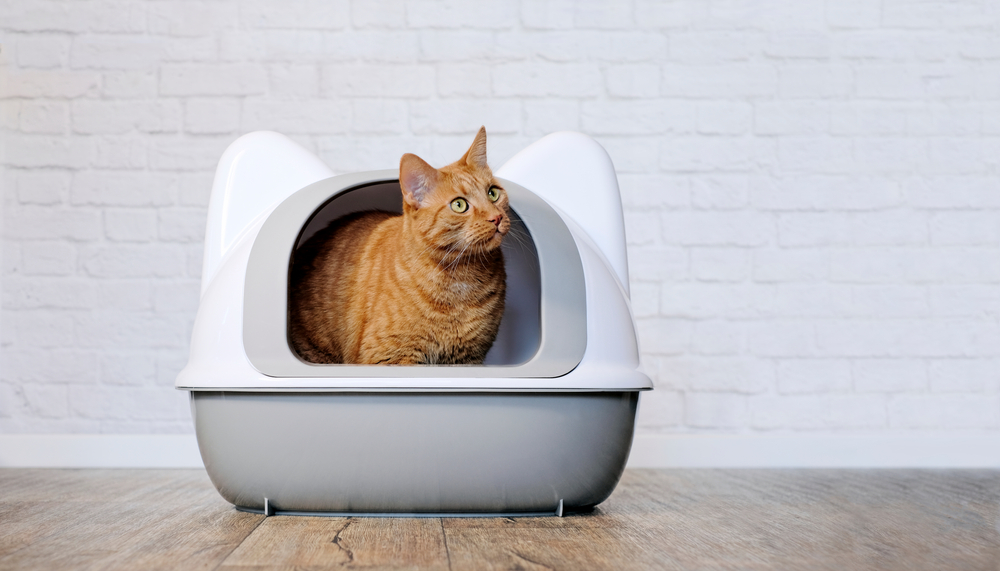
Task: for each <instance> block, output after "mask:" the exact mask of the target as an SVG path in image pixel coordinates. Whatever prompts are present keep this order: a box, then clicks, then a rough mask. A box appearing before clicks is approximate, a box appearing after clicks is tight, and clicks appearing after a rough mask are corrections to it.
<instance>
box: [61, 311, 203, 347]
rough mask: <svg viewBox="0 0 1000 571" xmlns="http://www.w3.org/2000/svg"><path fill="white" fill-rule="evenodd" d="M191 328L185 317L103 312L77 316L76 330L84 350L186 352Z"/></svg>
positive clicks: (190, 321)
mask: <svg viewBox="0 0 1000 571" xmlns="http://www.w3.org/2000/svg"><path fill="white" fill-rule="evenodd" d="M192 325H193V318H190V317H188V316H179V315H173V314H156V315H146V314H143V313H134V312H121V311H115V310H107V311H103V312H101V314H100V315H96V314H88V315H82V316H80V318H79V322H78V323H77V330H78V332H79V335H78V337H79V346H80V347H84V348H94V349H111V348H114V349H116V350H140V349H161V348H162V349H181V350H186V349H187V348H188V340H189V336H190V335H189V334H190V331H191V326H192Z"/></svg>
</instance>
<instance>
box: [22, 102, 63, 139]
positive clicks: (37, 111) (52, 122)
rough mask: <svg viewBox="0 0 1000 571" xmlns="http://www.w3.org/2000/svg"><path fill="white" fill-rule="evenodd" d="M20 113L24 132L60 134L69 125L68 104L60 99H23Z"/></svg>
mask: <svg viewBox="0 0 1000 571" xmlns="http://www.w3.org/2000/svg"><path fill="white" fill-rule="evenodd" d="M20 115H21V122H20V128H21V131H23V132H25V133H52V134H60V133H64V132H65V131H66V129H67V127H68V126H69V106H68V105H66V103H64V102H61V101H45V102H42V101H25V102H24V103H22V104H21V113H20Z"/></svg>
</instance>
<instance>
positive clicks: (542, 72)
mask: <svg viewBox="0 0 1000 571" xmlns="http://www.w3.org/2000/svg"><path fill="white" fill-rule="evenodd" d="M602 86H603V81H602V77H601V72H600V69H598V67H597V66H596V65H593V64H589V65H588V64H571V63H565V64H552V63H524V64H500V65H497V66H496V67H494V68H493V93H494V94H496V95H498V96H501V97H515V96H527V97H546V96H562V97H595V96H598V95H601V94H602V91H603V90H602Z"/></svg>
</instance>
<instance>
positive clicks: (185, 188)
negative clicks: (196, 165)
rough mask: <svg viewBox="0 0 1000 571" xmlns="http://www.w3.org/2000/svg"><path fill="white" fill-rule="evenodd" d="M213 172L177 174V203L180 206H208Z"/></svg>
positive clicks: (213, 177) (213, 178)
mask: <svg viewBox="0 0 1000 571" xmlns="http://www.w3.org/2000/svg"><path fill="white" fill-rule="evenodd" d="M214 180H215V173H214V172H212V171H204V172H194V173H181V174H179V175H177V203H178V204H180V205H181V206H200V207H202V208H208V199H209V196H210V195H211V192H212V183H213V182H214Z"/></svg>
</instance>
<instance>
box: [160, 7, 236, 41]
mask: <svg viewBox="0 0 1000 571" xmlns="http://www.w3.org/2000/svg"><path fill="white" fill-rule="evenodd" d="M241 5H242V4H234V3H231V2H193V1H190V0H184V1H180V2H178V1H173V0H171V1H167V2H156V3H154V4H149V5H148V6H146V21H147V29H148V30H149V32H150V33H152V34H156V35H161V36H181V37H183V36H210V35H212V34H213V33H214V32H215V31H217V30H218V29H219V28H223V27H228V26H231V25H232V23H233V22H235V21H236V20H237V18H238V8H239V7H240V6H241Z"/></svg>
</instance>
